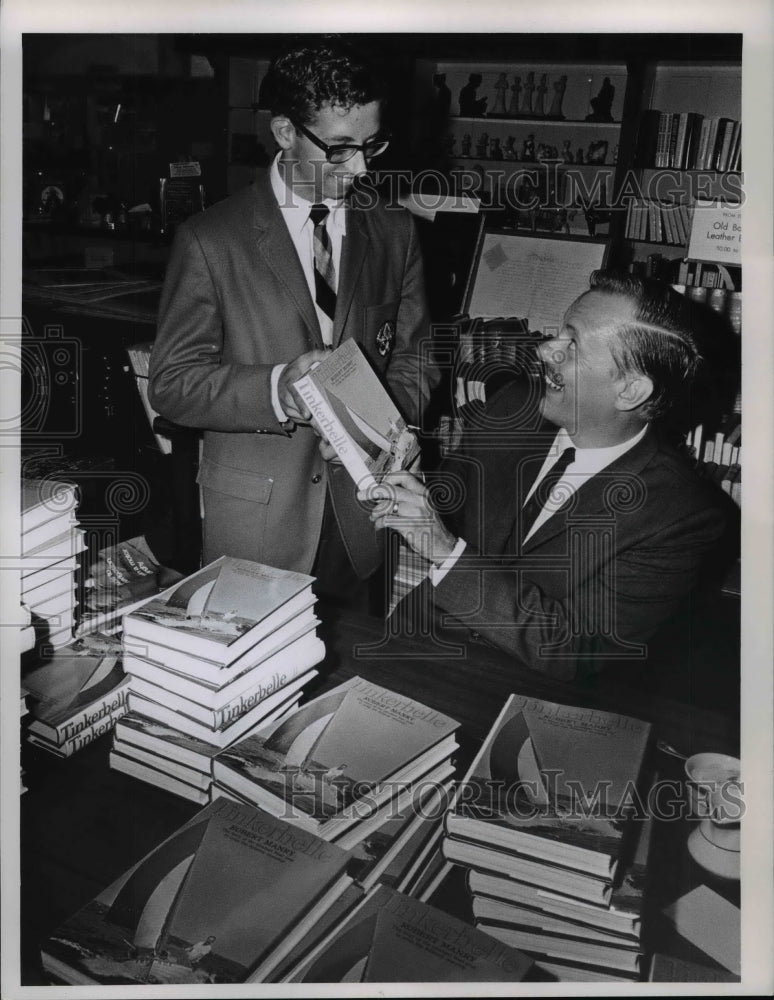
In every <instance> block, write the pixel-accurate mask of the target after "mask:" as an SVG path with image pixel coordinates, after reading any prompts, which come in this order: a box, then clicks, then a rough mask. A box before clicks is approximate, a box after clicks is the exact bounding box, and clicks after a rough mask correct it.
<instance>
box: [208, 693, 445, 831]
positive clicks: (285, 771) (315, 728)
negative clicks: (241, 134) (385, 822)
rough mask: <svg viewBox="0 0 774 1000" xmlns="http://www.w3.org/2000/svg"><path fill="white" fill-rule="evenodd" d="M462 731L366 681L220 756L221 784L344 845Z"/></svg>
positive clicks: (439, 759) (216, 772) (216, 769)
mask: <svg viewBox="0 0 774 1000" xmlns="http://www.w3.org/2000/svg"><path fill="white" fill-rule="evenodd" d="M457 728H458V723H457V722H455V721H454V720H453V719H450V718H449V717H448V716H446V715H443V714H442V713H440V712H436V711H434V710H433V709H431V708H428V707H427V706H426V705H422V704H420V703H419V702H417V701H414V700H413V699H411V698H407V697H405V696H403V695H400V694H397V693H395V692H393V691H389V690H388V689H386V688H383V687H380V686H379V685H378V684H373V683H371V682H370V681H366V680H364V679H363V678H361V677H353V678H351V679H350V680H348V681H346V682H345V683H344V684H341V685H339V686H338V687H337V688H334V690H332V691H329V692H327V693H326V694H323V695H320V696H319V697H318V698H315V699H314V700H313V701H311V702H309V703H308V704H306V705H304V706H303V707H302V708H300V709H299V710H298V711H296V712H294V713H293V714H291V715H290V716H289V717H288V718H287V719H285V720H283V722H282V723H281V724H279V725H273V726H262V727H259V728H258V729H257V730H255V731H254V732H251V733H249V734H248V735H247V736H246V737H245V738H244V739H243V740H240V741H239V742H238V743H236V744H234V745H233V746H231V747H229V749H228V750H226V751H224V752H223V753H222V754H219V755H218V756H217V757H216V758H215V760H214V762H213V777H214V779H215V781H216V782H217V783H218V784H219V785H220V786H222V787H224V788H226V789H230V790H233V791H234V792H235V793H236V794H237V795H239V796H241V797H242V798H244V799H246V800H247V801H254V802H256V804H260V805H261V806H262V807H263V808H266V809H268V810H269V811H272V812H275V813H276V814H277V815H283V816H286V817H288V818H292V819H293V820H294V821H296V822H299V823H301V824H302V825H306V826H307V827H308V828H310V829H314V830H317V831H318V832H319V833H320V834H321V835H322V836H332V837H333V836H340V835H341V833H343V832H344V830H346V829H347V828H348V827H349V826H351V825H353V824H354V823H357V822H358V821H360V820H362V819H364V818H366V817H367V816H368V815H370V814H371V813H373V812H374V811H375V810H376V809H378V808H379V806H380V805H382V804H383V803H384V802H386V801H388V800H389V799H391V798H393V797H395V795H397V794H398V792H399V791H401V790H402V788H404V787H406V786H407V785H410V784H412V783H413V782H414V781H415V780H417V779H418V778H419V777H422V776H423V775H424V774H426V773H427V772H428V771H429V770H430V769H431V768H434V767H437V766H439V765H440V764H442V763H443V762H444V761H448V760H449V758H450V757H451V754H452V753H453V751H454V750H455V749H456V745H457V744H456V742H455V741H454V733H455V731H456V730H457Z"/></svg>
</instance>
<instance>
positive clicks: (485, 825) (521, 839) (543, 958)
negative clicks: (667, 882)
mask: <svg viewBox="0 0 774 1000" xmlns="http://www.w3.org/2000/svg"><path fill="white" fill-rule="evenodd" d="M649 733H650V726H649V724H648V723H645V722H641V721H639V720H637V719H631V718H629V717H626V716H621V715H614V714H612V713H609V712H601V711H597V710H591V709H583V708H576V707H573V706H569V705H559V704H555V703H553V702H546V701H542V700H540V699H536V698H527V697H522V696H519V695H511V696H510V698H509V699H508V701H507V702H506V704H505V706H504V708H503V710H502V712H501V713H500V716H499V717H498V719H497V721H496V722H495V724H494V726H493V728H492V730H491V732H490V733H489V735H488V736H487V738H486V740H485V741H484V744H483V746H482V749H481V751H480V753H479V754H478V756H477V757H476V759H475V760H474V762H473V764H472V765H471V768H470V771H469V773H468V774H467V775H466V777H465V779H464V781H463V782H462V783H461V785H460V787H459V789H458V791H457V794H456V797H455V801H454V804H453V806H452V808H451V810H450V811H449V813H448V814H447V817H446V835H445V837H444V842H443V850H444V854H445V855H446V858H447V860H449V861H452V862H454V863H456V864H459V865H462V866H464V867H466V868H468V869H469V871H468V873H467V879H468V885H469V888H470V890H471V892H472V894H473V909H474V915H475V918H476V925H477V926H478V927H480V928H481V929H482V930H485V931H486V932H487V933H489V934H492V935H494V936H495V937H497V938H498V939H499V940H501V941H504V942H506V943H508V944H510V945H513V946H515V947H517V948H521V949H523V950H524V951H526V952H527V953H528V954H530V955H532V956H533V957H534V958H535V960H536V961H537V962H538V963H539V964H540V965H541V967H543V968H544V969H545V970H546V971H549V972H551V973H552V974H553V975H555V976H556V977H557V978H558V979H560V980H562V981H568V982H573V981H594V980H596V979H599V978H600V977H602V978H612V979H616V980H627V979H629V980H635V979H637V978H638V977H639V976H640V973H641V960H642V954H641V948H640V911H641V907H642V890H643V885H644V880H645V871H646V861H647V849H648V843H649V839H650V834H649V830H650V823H649V822H648V821H645V820H644V819H642V817H638V816H636V815H633V813H634V812H636V807H637V805H638V803H639V799H637V798H636V797H635V798H634V800H632V795H633V794H635V793H636V790H637V786H638V781H639V779H640V772H641V769H642V763H643V759H644V755H645V750H646V746H647V742H648V738H649Z"/></svg>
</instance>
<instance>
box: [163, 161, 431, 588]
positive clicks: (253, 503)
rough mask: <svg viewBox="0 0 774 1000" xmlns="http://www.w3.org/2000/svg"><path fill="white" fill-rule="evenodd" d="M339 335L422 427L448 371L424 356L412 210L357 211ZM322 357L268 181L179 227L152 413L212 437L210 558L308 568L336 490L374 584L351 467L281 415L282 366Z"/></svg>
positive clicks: (205, 464)
mask: <svg viewBox="0 0 774 1000" xmlns="http://www.w3.org/2000/svg"><path fill="white" fill-rule="evenodd" d="M372 201H373V199H372ZM387 322H389V323H391V324H392V325H393V328H394V329H395V331H396V335H395V339H394V342H393V344H392V350H391V351H390V352H389V353H388V354H387V355H385V356H383V355H382V354H380V351H379V349H378V345H377V340H376V337H377V333H378V332H379V330H380V329H382V327H383V326H384V324H385V323H387ZM333 333H334V345H335V344H337V343H339V342H340V341H341V340H343V339H346V338H349V337H352V338H354V339H355V340H357V341H358V342H359V343H360V344H361V346H362V347H363V349H364V351H365V353H366V354H367V355H368V357H369V358H370V360H371V361H372V362H373V364H374V366H375V367H376V369H377V371H378V372H379V373H380V374H381V375H382V376H383V377H384V378H385V379H386V382H387V383H388V386H389V388H390V389H391V390H392V393H393V395H394V397H395V399H396V402H397V403H398V406H399V407H400V409H401V410H402V412H403V413H404V415H405V416H406V418H407V420H408V421H409V422H410V423H416V422H417V421H418V417H419V415H420V414H421V412H422V410H423V409H424V406H425V404H426V402H427V398H428V396H429V393H430V390H431V388H432V386H433V384H434V382H435V380H436V374H435V371H434V369H433V368H432V367H431V366H429V365H428V364H427V361H426V359H423V358H421V357H420V348H421V342H422V339H423V338H424V337H425V336H426V335H427V333H428V319H427V314H426V307H425V297H424V288H423V276H422V264H421V258H420V253H419V248H418V245H417V240H416V235H415V230H414V225H413V222H412V219H411V217H410V216H409V214H408V213H407V212H405V211H404V210H403V209H398V208H392V207H391V208H390V209H389V210H388V209H386V208H385V207H384V206H383V205H381V204H376V203H372V204H370V205H368V206H364V207H361V208H358V207H350V208H349V209H348V211H347V233H346V236H345V238H344V241H343V245H342V253H341V264H340V279H339V288H338V298H337V309H336V317H335V322H334V331H333ZM315 348H317V349H322V348H323V342H322V337H321V334H320V328H319V324H318V321H317V315H316V313H315V308H314V304H313V302H312V299H311V296H310V294H309V288H308V285H307V283H306V280H305V277H304V273H303V271H302V268H301V264H300V262H299V260H298V256H297V254H296V251H295V248H294V246H293V242H292V240H291V238H290V235H289V233H288V231H287V227H286V226H285V223H284V221H283V219H282V215H281V213H280V210H279V208H278V206H277V203H276V200H275V198H274V195H273V193H272V190H271V185H270V181H269V175H268V171H266V172H263V173H262V174H261V175H260V176H259V177H258V178H257V180H256V182H255V184H253V185H252V186H250V187H249V188H247V189H245V190H244V191H241V192H239V193H238V194H236V195H233V196H232V197H230V198H227V199H226V200H225V201H223V202H220V203H219V204H217V205H215V206H213V207H212V208H210V209H208V210H207V211H206V212H205V213H203V214H202V215H198V216H195V217H194V218H192V219H190V220H188V221H187V222H186V223H185V224H183V225H182V226H181V227H180V229H179V231H178V233H177V235H176V238H175V243H174V247H173V250H172V254H171V258H170V261H169V266H168V270H167V276H166V280H165V284H164V290H163V294H162V299H161V308H160V314H159V324H158V334H157V339H156V343H155V346H154V350H153V354H152V358H151V370H150V398H151V401H152V405H153V406H154V407H155V408H156V409H157V410H158V411H159V412H160V413H161V414H162V416H165V417H167V418H168V419H169V420H172V421H175V422H176V423H178V424H182V425H184V426H188V427H196V428H201V429H203V430H204V432H205V433H204V444H203V452H202V457H201V463H200V470H199V479H198V481H199V483H200V485H201V487H202V498H203V503H204V515H205V517H204V536H205V537H204V558H205V561H210V560H212V559H214V558H215V557H217V556H218V555H221V554H224V553H225V554H229V555H235V556H241V557H244V558H248V559H254V560H256V561H259V562H266V563H269V564H271V565H274V566H280V567H285V568H288V569H293V570H298V571H302V572H308V571H309V570H310V568H311V567H312V562H313V560H314V557H315V553H316V551H317V546H318V541H319V537H320V527H321V523H322V516H323V508H324V502H325V491H326V486H327V487H328V488H330V490H331V494H332V497H333V501H334V508H335V511H336V516H337V520H338V522H339V526H340V528H341V531H342V535H343V537H344V540H345V543H346V544H347V547H348V550H349V552H350V556H351V557H352V559H353V563H354V565H355V568H356V570H357V571H358V572H359V573H360V575H361V576H363V577H365V576H367V575H368V574H369V573H370V572H372V571H373V569H375V567H376V566H377V565H378V562H379V559H380V551H379V548H378V545H377V539H375V537H374V532H373V528H372V526H371V524H370V522H369V521H368V519H367V515H366V513H365V512H363V511H362V510H360V508H359V507H358V504H357V501H356V498H355V490H354V485H353V483H352V482H351V480H350V479H349V477H348V475H347V473H346V471H345V470H344V469H343V468H342V467H340V466H332V465H330V464H328V463H325V462H324V461H323V460H322V459H321V458H320V455H319V453H318V451H317V444H318V438H317V437H316V436H315V434H314V433H313V431H312V430H311V428H309V427H303V426H299V427H296V428H295V430H293V432H292V433H290V434H288V433H286V432H285V431H284V429H283V427H282V426H281V425H280V424H279V423H278V421H277V419H276V417H275V415H274V411H273V409H272V406H271V395H270V375H271V370H272V368H273V367H274V366H275V365H276V364H278V363H281V362H290V361H292V360H293V359H294V358H296V357H298V356H299V355H300V354H303V353H305V352H306V351H309V350H312V349H315Z"/></svg>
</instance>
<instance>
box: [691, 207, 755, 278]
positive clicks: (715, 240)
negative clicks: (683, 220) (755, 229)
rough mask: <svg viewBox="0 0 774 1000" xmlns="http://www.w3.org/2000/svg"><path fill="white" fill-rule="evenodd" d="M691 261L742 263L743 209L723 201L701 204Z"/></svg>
mask: <svg viewBox="0 0 774 1000" xmlns="http://www.w3.org/2000/svg"><path fill="white" fill-rule="evenodd" d="M688 259H689V260H701V261H711V262H712V263H714V264H737V265H739V264H741V263H742V208H741V205H728V204H724V203H723V202H721V201H697V202H696V205H695V207H694V210H693V221H692V224H691V238H690V241H689V243H688Z"/></svg>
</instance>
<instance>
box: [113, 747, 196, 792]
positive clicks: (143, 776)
mask: <svg viewBox="0 0 774 1000" xmlns="http://www.w3.org/2000/svg"><path fill="white" fill-rule="evenodd" d="M108 759H109V762H110V767H111V770H113V771H119V772H121V773H122V774H128V775H129V776H130V777H132V778H137V779H138V780H139V781H143V782H145V784H146V785H154V786H155V787H156V788H161V789H163V790H164V791H165V792H171V793H172V795H178V796H179V797H180V798H182V799H187V800H188V801H189V802H195V803H196V805H199V806H204V805H206V804H207V803H208V802H209V801H210V792H209V788H199V787H197V786H196V785H192V784H191V783H190V782H188V781H184V780H183V779H182V778H180V777H178V776H177V775H173V774H169V773H168V772H166V771H159V770H157V769H156V768H154V767H152V766H151V765H150V764H146V763H144V762H143V761H140V760H137V759H136V758H134V757H126V756H124V754H122V753H119V752H118V751H117V750H116V749H115V748H114V749H113V750H111V751H110V754H109V758H108Z"/></svg>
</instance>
